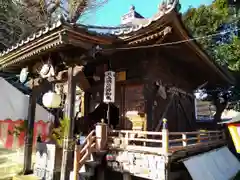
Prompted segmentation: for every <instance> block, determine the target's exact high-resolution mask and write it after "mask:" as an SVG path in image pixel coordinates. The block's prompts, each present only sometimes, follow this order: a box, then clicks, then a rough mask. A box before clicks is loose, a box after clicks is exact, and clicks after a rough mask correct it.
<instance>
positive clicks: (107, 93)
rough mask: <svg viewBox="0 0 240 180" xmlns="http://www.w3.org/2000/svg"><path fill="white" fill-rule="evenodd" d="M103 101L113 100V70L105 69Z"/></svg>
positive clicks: (112, 101)
mask: <svg viewBox="0 0 240 180" xmlns="http://www.w3.org/2000/svg"><path fill="white" fill-rule="evenodd" d="M103 101H104V102H105V103H114V101H115V72H113V71H106V72H105V79H104V97H103Z"/></svg>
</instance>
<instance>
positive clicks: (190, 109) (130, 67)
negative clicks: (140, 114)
mask: <svg viewBox="0 0 240 180" xmlns="http://www.w3.org/2000/svg"><path fill="white" fill-rule="evenodd" d="M175 56H176V57H177V55H175ZM170 57H171V58H172V57H174V56H173V55H172V56H167V55H166V53H164V51H161V50H159V49H158V50H156V49H150V50H135V51H127V52H118V53H115V54H113V55H112V56H111V57H106V59H107V61H108V65H109V67H110V69H111V70H114V71H116V72H119V71H126V73H127V75H126V78H127V81H125V82H118V83H117V84H116V104H117V105H118V106H119V107H120V111H122V113H123V111H125V112H126V111H127V110H128V109H126V103H125V105H123V104H124V103H123V102H122V101H123V99H124V98H123V97H125V101H127V99H126V98H128V97H131V96H133V95H131V94H124V95H123V93H124V92H125V93H127V92H126V89H127V87H128V86H129V85H132V84H135V85H136V84H137V85H142V86H143V87H144V88H143V92H142V94H143V97H144V110H145V113H146V114H147V127H148V130H151V131H152V130H155V128H156V127H157V125H158V123H159V122H160V121H161V119H162V117H163V115H164V117H165V118H167V119H168V127H169V130H170V131H191V130H194V129H195V127H196V124H195V122H196V121H195V114H194V113H195V110H194V108H195V107H194V99H193V97H191V96H188V95H184V94H176V95H175V96H174V98H172V94H171V93H167V99H163V98H162V97H161V96H158V95H157V87H156V85H155V83H156V81H160V80H161V82H162V84H163V85H164V86H166V87H167V88H169V87H177V88H181V89H182V90H184V91H186V92H188V93H192V92H193V87H195V86H196V84H194V83H195V82H194V81H193V80H192V77H191V74H189V71H187V70H186V69H185V68H184V64H181V63H179V62H178V61H177V60H175V59H171V58H170ZM122 87H124V90H123V88H122ZM92 89H94V88H92ZM94 91H98V92H100V94H101V95H102V93H103V82H102V84H101V85H98V88H95V90H94ZM131 93H134V91H132V92H131ZM170 101H171V105H170V106H169V109H168V110H167V111H166V107H167V106H168V104H169V102H170ZM124 106H125V107H124ZM120 114H121V113H120Z"/></svg>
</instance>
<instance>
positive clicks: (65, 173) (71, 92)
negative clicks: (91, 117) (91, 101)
mask: <svg viewBox="0 0 240 180" xmlns="http://www.w3.org/2000/svg"><path fill="white" fill-rule="evenodd" d="M73 71H74V67H73V66H72V67H69V68H68V92H67V99H66V104H67V106H66V111H65V114H64V118H67V120H68V123H69V124H68V128H67V129H66V131H65V134H64V141H63V156H62V166H61V177H60V179H61V180H69V175H70V172H71V170H72V166H73V151H74V144H75V143H74V139H73V138H74V137H73V135H74V109H75V96H76V82H75V81H74V78H73Z"/></svg>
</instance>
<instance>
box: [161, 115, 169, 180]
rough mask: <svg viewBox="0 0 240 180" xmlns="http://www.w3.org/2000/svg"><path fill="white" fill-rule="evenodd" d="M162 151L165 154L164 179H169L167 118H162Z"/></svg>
mask: <svg viewBox="0 0 240 180" xmlns="http://www.w3.org/2000/svg"><path fill="white" fill-rule="evenodd" d="M162 153H163V155H164V156H165V180H169V170H170V162H169V157H168V153H169V132H168V128H167V119H165V118H164V119H163V128H162Z"/></svg>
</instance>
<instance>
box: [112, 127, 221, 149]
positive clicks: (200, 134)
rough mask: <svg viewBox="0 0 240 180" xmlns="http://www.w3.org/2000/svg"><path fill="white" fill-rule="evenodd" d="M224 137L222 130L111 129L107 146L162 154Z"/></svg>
mask: <svg viewBox="0 0 240 180" xmlns="http://www.w3.org/2000/svg"><path fill="white" fill-rule="evenodd" d="M224 139H225V136H224V132H223V131H195V132H168V130H163V131H162V132H150V131H125V130H111V131H110V132H109V136H108V146H109V147H110V148H122V149H126V150H135V151H136V150H138V151H146V152H150V153H160V154H163V153H172V152H174V151H177V150H182V149H190V148H197V147H201V146H203V145H207V144H214V143H220V142H223V141H224Z"/></svg>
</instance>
